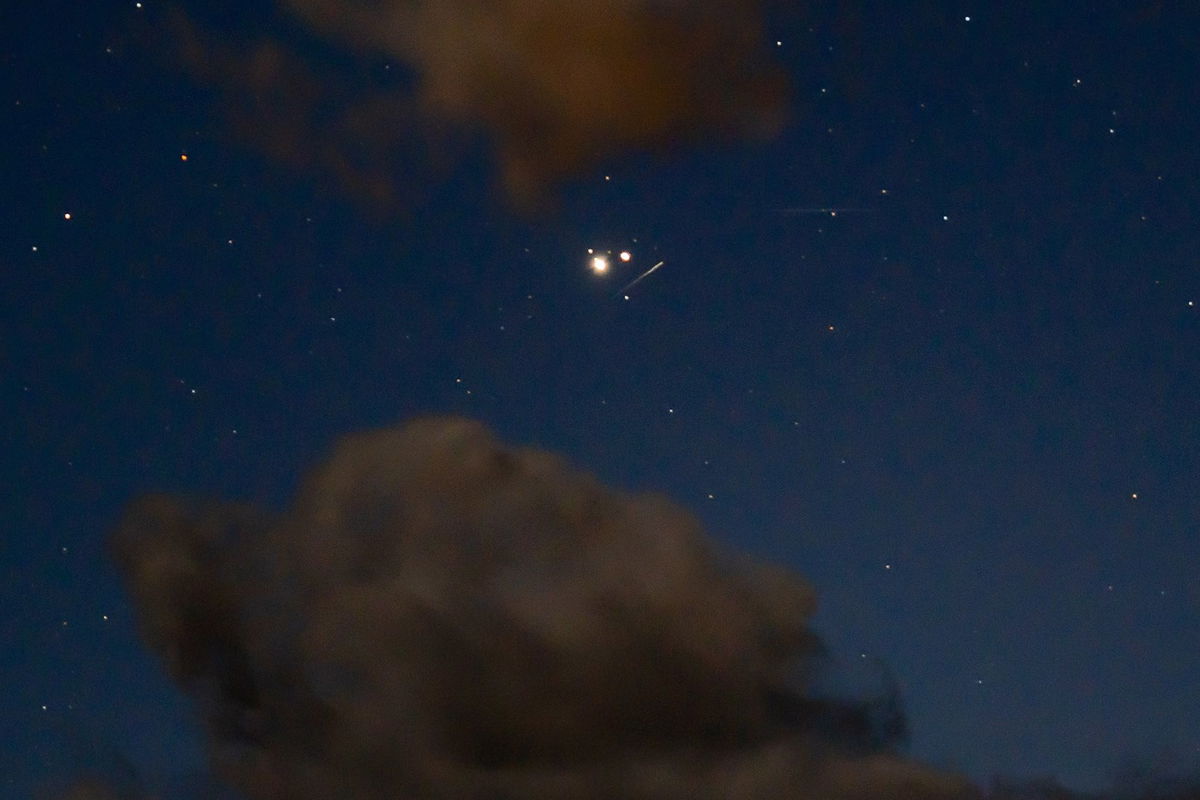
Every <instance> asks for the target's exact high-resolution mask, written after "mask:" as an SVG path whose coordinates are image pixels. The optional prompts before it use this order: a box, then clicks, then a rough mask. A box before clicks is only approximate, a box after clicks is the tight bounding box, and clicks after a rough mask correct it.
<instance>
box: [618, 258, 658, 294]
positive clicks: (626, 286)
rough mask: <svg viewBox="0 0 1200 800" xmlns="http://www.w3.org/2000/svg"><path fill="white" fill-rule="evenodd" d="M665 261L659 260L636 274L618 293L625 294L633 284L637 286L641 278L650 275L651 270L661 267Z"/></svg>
mask: <svg viewBox="0 0 1200 800" xmlns="http://www.w3.org/2000/svg"><path fill="white" fill-rule="evenodd" d="M665 263H667V262H665V261H660V262H658V263H657V264H655V265H654V266H653V267H651V268H650V269H648V270H646V271H645V272H643V273H642V274H641V275H638V276H637V277H636V278H634V279H633V280H631V281H630V282H629V283H627V284H625V288H624V289H622V290H621V291H620V292H618V294H625V293H626V292H628V291H629V290H630V289H632V288H633V287H634V286H637V285H638V284H639V283H641V282H642V279H643V278H646V277H648V276H649V275H650V273H651V272H654V270H656V269H658V268H659V267H661V266H662V265H663V264H665Z"/></svg>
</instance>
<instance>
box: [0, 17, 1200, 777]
mask: <svg viewBox="0 0 1200 800" xmlns="http://www.w3.org/2000/svg"><path fill="white" fill-rule="evenodd" d="M995 5H996V4H979V3H975V4H972V3H965V4H964V3H950V2H940V1H939V2H934V1H933V0H930V1H929V2H923V3H914V4H900V5H899V6H897V5H896V4H891V3H873V2H860V3H854V4H850V5H849V6H848V7H842V8H840V9H838V10H836V11H834V10H829V9H824V8H814V9H811V10H808V11H804V12H801V11H798V10H796V9H787V8H785V9H779V8H776V9H774V11H773V13H772V14H770V15H769V19H768V23H767V25H766V38H767V42H766V43H765V45H764V46H763V48H762V50H763V51H764V52H765V51H768V50H774V52H773V53H768V55H773V56H774V57H776V58H777V59H778V61H779V63H780V64H781V65H782V68H783V70H784V71H785V72H786V73H787V75H788V78H789V81H790V85H789V89H788V96H789V104H790V107H791V113H790V115H789V117H788V120H787V122H786V124H785V125H784V127H783V129H782V131H781V132H780V133H779V134H778V135H776V136H774V137H772V138H769V139H766V140H762V139H755V138H753V137H752V138H751V139H750V140H747V141H716V140H713V139H710V138H707V137H704V136H701V137H700V139H701V141H699V142H692V143H690V144H687V145H686V146H684V145H682V144H681V145H680V146H678V147H673V148H669V149H668V151H667V152H666V153H654V154H645V153H633V154H629V153H616V152H614V153H611V154H605V155H604V156H603V157H602V159H601V161H600V163H598V164H585V165H583V166H582V167H579V168H578V169H571V170H565V172H567V173H568V174H569V177H568V178H567V179H566V180H564V181H563V182H562V183H560V184H559V183H556V184H555V185H556V187H557V198H556V200H554V201H553V202H550V203H547V205H546V206H545V207H544V208H538V209H537V210H535V211H533V212H529V211H526V212H518V211H514V210H513V209H512V207H511V205H510V204H508V203H506V202H505V201H504V199H503V197H502V196H501V194H502V193H501V192H500V190H499V189H498V184H499V179H498V178H497V166H496V162H497V159H496V158H495V157H494V156H493V148H494V147H495V146H496V145H495V141H494V140H493V139H491V138H489V136H488V135H487V133H486V132H485V133H479V132H477V131H472V130H470V129H467V128H464V127H462V126H455V125H453V124H450V123H446V124H445V125H444V126H443V127H438V128H436V129H431V128H429V127H418V126H417V125H416V124H415V123H414V125H413V129H407V128H404V127H403V125H402V124H401V125H400V127H399V128H397V130H398V132H397V133H396V137H395V141H392V140H390V139H388V140H385V141H384V142H383V143H382V144H381V143H379V142H375V141H371V140H369V138H370V137H367V138H368V141H366V142H362V141H358V140H356V144H357V145H360V146H361V155H362V157H363V160H364V163H365V165H366V166H365V167H364V169H363V173H365V174H367V175H374V176H375V177H377V178H378V181H379V182H382V183H383V184H387V185H392V186H395V187H399V188H400V190H401V191H400V194H401V195H402V197H401V199H399V200H398V201H396V202H395V203H393V204H390V205H386V206H383V207H381V206H380V204H379V203H375V202H373V201H371V200H367V199H364V197H363V196H362V193H361V192H358V191H356V188H357V189H361V185H359V184H361V180H360V181H359V183H358V184H356V183H355V181H347V180H346V179H345V172H344V171H342V172H339V173H336V174H335V171H332V170H331V169H330V168H329V163H328V161H327V160H323V159H324V158H325V157H324V156H322V155H320V153H322V152H323V150H322V147H323V138H322V137H326V136H332V134H330V133H329V131H328V129H326V128H322V127H320V124H319V123H313V124H312V126H310V127H305V125H308V124H309V122H311V120H310V121H309V122H306V123H305V124H300V122H298V120H297V117H295V116H288V114H286V113H283V112H278V108H277V107H275V106H271V104H270V103H269V102H267V101H263V100H262V98H261V97H259V96H257V95H256V97H257V99H256V100H255V101H254V102H253V103H249V106H250V107H251V109H252V110H251V112H247V111H246V110H245V109H244V108H242V109H241V110H239V104H241V105H243V106H244V105H247V101H245V99H244V92H243V93H242V94H239V91H238V89H237V87H231V86H230V84H229V83H228V82H227V81H226V82H222V80H221V79H220V78H214V77H213V76H212V75H211V74H210V75H204V74H199V73H202V72H203V71H202V70H196V69H194V68H193V69H189V68H188V67H187V66H186V65H181V64H180V63H178V62H177V61H173V60H172V58H171V57H170V56H169V55H167V54H165V53H166V52H167V51H170V50H171V49H172V47H171V46H170V45H167V46H163V45H162V41H170V40H171V37H172V36H176V35H178V34H176V33H169V31H171V30H177V28H172V27H171V25H172V23H171V15H170V14H169V13H168V9H166V8H164V7H163V6H162V4H161V3H159V2H155V0H145V1H144V3H143V6H144V7H138V6H137V4H135V3H133V2H108V1H107V0H105V2H95V3H88V4H84V5H80V4H69V3H51V4H49V5H46V4H42V5H38V6H37V7H36V8H35V7H33V6H29V7H21V8H16V7H12V8H6V9H5V10H4V11H3V12H0V115H2V116H0V120H2V125H0V130H3V132H4V135H3V145H2V146H0V166H2V168H3V174H4V181H3V186H2V189H0V192H2V193H3V194H2V195H0V209H2V210H3V211H2V213H3V225H2V226H0V398H2V402H3V409H4V417H5V419H6V420H7V421H8V424H7V425H6V426H4V437H5V440H4V453H5V454H4V457H3V458H2V459H0V470H2V472H0V480H2V482H3V485H4V486H6V487H7V490H6V491H5V492H3V493H0V496H2V498H3V499H2V502H3V519H4V533H3V536H2V538H0V559H2V560H3V568H4V573H3V574H4V580H3V582H2V583H0V623H2V626H3V627H2V630H3V638H4V641H5V642H6V646H5V647H4V648H3V649H2V651H0V659H2V661H3V669H2V673H3V675H4V676H5V690H4V692H3V693H2V694H0V697H2V700H0V702H2V703H3V705H2V707H0V740H3V741H4V742H5V746H4V748H3V750H4V755H3V759H4V760H3V762H2V764H0V768H2V769H3V772H4V778H3V779H4V781H5V784H4V787H5V788H4V793H5V796H11V797H21V796H25V794H26V792H27V791H28V787H29V786H30V785H31V782H33V781H34V780H36V779H38V778H39V776H45V775H47V774H55V773H59V774H61V773H63V772H68V771H71V770H73V769H75V768H76V767H77V766H78V764H79V762H80V761H82V762H84V763H85V764H88V763H91V762H92V761H94V760H96V759H99V760H100V761H103V762H105V763H106V764H107V765H108V766H105V767H104V768H105V769H108V770H110V771H111V770H112V769H115V767H114V766H113V765H114V764H116V763H118V762H120V761H121V760H122V759H127V760H128V761H129V762H130V763H132V764H133V765H134V766H135V767H136V768H137V769H138V770H140V771H142V772H144V773H145V774H146V775H148V776H151V780H152V781H155V780H162V779H163V778H162V776H164V775H168V774H175V773H179V772H181V771H185V770H187V769H194V768H198V765H199V764H200V763H201V755H200V747H199V744H198V742H199V739H200V736H199V733H198V726H197V724H196V723H194V722H192V721H191V720H190V718H189V715H188V707H187V704H186V701H185V700H184V699H183V698H182V696H181V695H178V694H177V693H176V692H175V691H174V689H172V688H171V687H170V686H169V684H168V681H167V679H166V678H165V677H164V676H163V675H162V674H161V670H160V669H159V666H158V664H157V663H156V662H155V661H154V659H153V658H152V657H151V656H150V655H149V654H148V653H146V652H144V651H143V649H142V647H141V645H140V644H139V643H138V639H137V634H136V631H135V627H134V622H133V612H132V609H131V608H130V606H129V604H128V601H127V600H126V599H125V598H124V595H123V593H122V590H121V587H120V585H119V582H118V579H117V576H116V572H115V570H114V568H113V567H112V566H110V564H109V563H108V560H107V556H106V554H105V548H104V542H105V537H106V535H107V533H108V532H109V530H110V529H111V527H112V526H113V524H114V523H115V521H116V519H117V518H118V515H119V514H120V511H121V509H122V508H123V507H124V506H125V504H126V503H127V502H128V501H129V500H130V499H131V498H133V497H135V496H136V495H138V494H140V493H143V492H146V491H151V490H170V491H184V492H188V493H196V494H201V495H220V496H229V497H236V498H244V499H249V500H255V501H260V502H264V503H266V504H268V505H272V506H281V505H282V504H283V503H285V502H286V501H287V500H288V498H289V497H290V496H291V494H292V492H293V491H294V487H295V485H296V482H297V480H298V479H299V477H300V475H301V474H302V472H303V471H304V470H305V468H306V465H308V464H310V463H311V462H313V461H314V460H316V459H318V458H320V457H321V456H322V455H323V454H324V453H325V452H326V451H327V449H328V447H329V446H330V444H331V443H332V441H333V440H334V439H335V438H336V437H337V436H338V435H340V434H342V433H346V432H350V431H356V430H361V429H364V428H370V427H374V426H380V425H386V424H390V423H393V422H395V421H398V420H401V419H404V418H407V417H409V416H411V415H413V414H416V413H424V412H436V413H459V414H464V415H468V416H471V417H475V418H478V419H481V420H483V421H484V422H486V423H487V424H488V425H489V426H491V427H492V428H494V429H495V430H496V431H497V432H498V433H499V434H500V435H501V436H502V437H503V438H504V439H505V440H507V441H511V442H515V443H530V444H536V445H538V446H541V447H545V448H547V449H551V450H555V451H559V452H562V453H564V454H566V455H567V456H568V457H569V458H570V459H571V460H572V461H574V462H575V463H577V464H579V465H580V466H582V467H584V468H585V469H587V470H590V471H592V472H594V473H596V474H597V475H598V476H600V477H601V478H602V479H603V480H605V481H606V482H609V483H612V484H615V485H617V486H620V487H623V488H628V489H636V490H656V491H662V492H665V493H666V494H668V495H669V496H671V497H672V498H673V499H674V500H676V501H677V502H679V503H680V504H682V505H683V506H685V507H686V508H688V509H690V510H691V511H693V512H694V513H695V514H696V515H698V516H699V517H700V519H701V520H702V521H703V522H704V523H705V525H706V527H707V528H708V529H709V530H710V531H711V532H712V533H713V534H714V535H715V536H716V537H717V538H719V539H721V540H722V541H724V542H727V543H729V544H731V545H734V546H736V547H739V548H743V549H746V550H749V551H751V552H753V553H755V554H757V555H759V556H761V557H764V558H767V559H769V560H772V561H776V562H779V563H782V564H785V565H787V566H789V567H792V568H794V569H795V570H797V571H798V572H800V573H801V574H802V575H804V576H805V577H806V578H807V579H809V580H810V581H811V582H812V583H813V584H814V586H815V587H816V589H817V591H818V592H819V595H820V600H821V607H820V610H819V612H818V614H817V617H816V620H815V625H816V627H817V629H818V631H819V633H820V634H821V635H822V636H823V637H824V638H825V639H826V641H827V642H828V643H829V645H830V646H831V648H832V649H833V651H834V652H835V653H836V654H837V655H838V656H839V657H840V658H842V659H845V660H846V661H848V662H854V661H861V660H863V659H866V660H868V661H873V660H875V659H879V660H882V661H883V662H884V663H886V664H887V665H888V667H889V668H890V670H891V671H892V672H893V673H894V674H895V676H896V678H897V680H898V682H899V684H900V688H901V691H902V693H903V697H904V701H905V706H906V709H907V711H908V714H909V723H910V726H911V731H912V737H911V745H910V747H909V752H910V754H911V755H913V756H914V757H916V758H919V759H921V760H925V761H929V762H932V763H934V764H937V765H939V766H944V767H949V768H953V769H956V770H961V771H965V772H966V773H967V774H969V775H970V776H972V777H974V778H977V779H980V780H986V779H987V778H988V777H989V776H992V775H995V774H1000V775H1008V776H1014V777H1027V776H1034V775H1052V776H1057V777H1058V778H1059V779H1060V780H1062V781H1063V782H1064V783H1066V784H1067V785H1069V786H1073V787H1076V788H1081V789H1090V788H1095V787H1099V786H1101V785H1105V784H1107V783H1108V780H1109V778H1110V777H1111V776H1112V775H1113V773H1114V772H1116V771H1118V770H1120V769H1122V768H1123V767H1124V766H1126V765H1128V764H1129V763H1131V762H1137V763H1147V762H1148V763H1152V764H1155V765H1158V766H1159V767H1161V768H1164V769H1168V770H1174V771H1188V770H1193V769H1196V768H1197V767H1200V716H1198V715H1197V709H1200V572H1198V571H1197V565H1198V564H1200V492H1198V491H1197V490H1196V487H1197V486H1198V485H1200V400H1198V398H1200V377H1198V376H1200V269H1198V267H1200V262H1198V260H1197V259H1198V255H1197V254H1198V253H1200V233H1198V231H1200V226H1197V219H1198V212H1200V188H1198V184H1197V176H1198V175H1200V156H1198V155H1197V153H1198V152H1200V151H1198V150H1197V148H1196V142H1197V141H1200V110H1198V109H1200V92H1198V90H1197V88H1196V86H1197V84H1196V77H1197V65H1198V63H1200V62H1198V60H1197V59H1198V56H1197V51H1196V40H1195V32H1196V31H1197V30H1200V10H1196V9H1192V8H1191V7H1190V6H1188V5H1187V4H1165V3H1117V2H1098V3H1092V4H1088V6H1087V8H1083V7H1080V6H1077V5H1070V6H1069V7H1068V5H1069V4H1063V5H1062V6H1061V8H1057V9H1055V8H1046V7H1045V4H1036V3H1016V4H1005V6H1006V7H1005V8H1003V9H1000V8H993V7H992V6H995ZM85 6H86V7H85ZM187 14H188V15H189V17H190V18H191V19H192V20H194V21H195V24H196V25H197V26H198V27H199V28H201V29H206V30H210V31H211V33H210V35H211V36H212V37H213V38H214V40H220V41H223V42H228V43H230V44H229V46H230V47H236V46H239V45H243V44H245V43H252V42H255V41H260V40H263V39H265V38H267V37H270V38H272V39H275V40H278V41H281V42H284V43H286V44H287V46H288V47H291V48H294V53H297V54H299V55H296V57H297V58H301V59H303V60H304V62H305V63H307V64H308V65H309V66H310V67H311V68H312V69H313V70H314V72H315V73H317V74H318V75H319V76H321V80H322V81H324V85H325V86H326V87H327V88H328V87H333V88H332V89H330V92H331V94H332V96H333V97H334V100H333V101H330V102H331V103H332V104H333V105H334V106H336V103H337V102H338V100H339V99H340V95H339V94H338V93H339V92H343V93H344V92H346V91H361V92H362V93H363V94H364V95H366V96H376V93H382V92H384V91H392V90H396V91H399V92H400V93H401V94H403V93H404V91H405V88H406V86H407V81H409V80H410V79H411V76H409V77H404V76H402V77H400V78H395V77H394V76H393V75H392V74H391V73H392V71H393V69H394V70H395V71H396V72H401V71H402V70H403V67H404V65H402V64H394V63H392V62H389V60H388V59H387V58H384V57H382V56H378V57H370V58H364V59H356V58H355V57H353V55H352V54H348V53H346V52H342V51H339V50H337V48H336V47H335V46H332V45H329V44H328V42H325V41H320V40H318V39H317V37H315V36H314V35H313V34H312V33H311V32H310V31H306V30H304V29H303V27H302V26H301V25H299V24H298V23H296V22H295V21H294V20H292V19H290V18H288V17H286V16H285V15H284V14H282V13H281V12H276V11H273V10H272V9H270V8H269V7H268V6H267V5H266V4H265V0H264V3H263V4H261V5H253V6H252V7H248V8H241V7H234V6H233V5H231V4H224V3H212V4H208V5H207V6H206V5H205V4H200V3H197V4H194V5H193V6H192V7H191V8H189V9H188V10H187ZM772 45H774V46H773V47H772ZM210 56H211V53H210ZM213 58H215V57H213ZM181 60H182V59H181ZM297 80H299V79H297ZM347 87H349V89H347ZM276 88H277V87H276ZM256 91H257V90H256ZM251 94H252V95H253V92H251ZM380 96H382V95H380ZM230 98H232V101H231V100H230ZM239 98H240V99H239ZM323 102H324V101H323ZM255 103H258V105H255ZM231 107H232V108H233V110H232V111H231V110H230V108H231ZM254 109H257V111H255V110H254ZM322 109H324V107H322ZM277 112H278V113H277ZM254 113H261V114H263V115H264V117H263V119H256V118H254V116H253V115H254ZM325 113H333V112H328V111H327V109H325V110H320V111H319V114H325ZM319 114H318V115H319ZM247 115H249V118H250V125H251V127H253V126H259V128H263V127H269V125H268V122H272V123H275V124H278V125H279V126H281V127H285V126H289V125H290V126H292V133H293V134H294V135H295V137H296V138H297V140H298V141H299V142H300V144H297V145H295V146H294V147H292V149H291V150H288V149H286V148H284V147H282V146H279V144H278V143H279V141H280V134H279V132H278V131H275V130H273V129H272V130H270V131H268V133H267V134H264V137H270V138H271V141H272V142H274V146H268V147H265V148H264V146H263V145H262V141H261V140H257V139H256V137H255V136H254V135H247V134H246V131H245V128H246V124H247V123H246V119H247ZM231 117H232V120H231ZM239 126H240V128H241V129H240V130H239ZM430 142H433V143H434V144H433V146H432V147H431V146H430V144H429V143H430ZM431 152H432V153H433V154H434V155H433V156H432V157H431V156H430V153H431ZM289 154H290V155H289ZM184 155H186V160H184V159H183V158H181V156H184ZM372 170H376V171H377V173H378V174H376V173H373V172H372ZM358 177H359V178H361V175H359V176H358ZM554 177H557V176H554ZM348 184H350V185H348ZM820 209H840V211H838V213H836V214H831V213H829V212H828V211H825V212H822V211H820ZM799 210H803V211H799ZM68 215H69V217H68ZM589 248H595V249H600V250H605V251H607V250H611V251H613V252H614V253H616V252H619V251H620V250H623V249H627V250H629V251H630V252H631V254H632V256H633V260H632V262H631V263H630V264H629V265H622V264H619V263H617V264H615V265H614V272H616V273H617V274H611V275H608V276H597V275H595V274H593V273H592V272H591V271H590V270H589V267H588V263H589V256H588V249H589ZM660 260H661V261H663V262H665V263H664V266H663V267H662V268H661V269H659V270H657V271H656V272H655V273H654V274H653V275H651V276H649V277H647V278H646V279H645V280H644V281H642V282H640V283H639V284H638V285H637V286H636V287H635V288H634V289H633V290H631V291H630V293H629V298H628V299H627V300H626V299H624V298H623V297H621V296H620V293H619V291H618V290H619V289H620V288H621V287H622V286H623V285H624V284H626V283H628V282H629V281H630V280H632V279H633V278H634V277H636V276H637V275H638V274H640V273H641V272H643V271H644V270H646V269H648V268H649V267H650V266H652V265H653V264H655V263H657V262H658V261H660ZM98 753H99V754H98ZM102 766H103V765H102Z"/></svg>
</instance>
